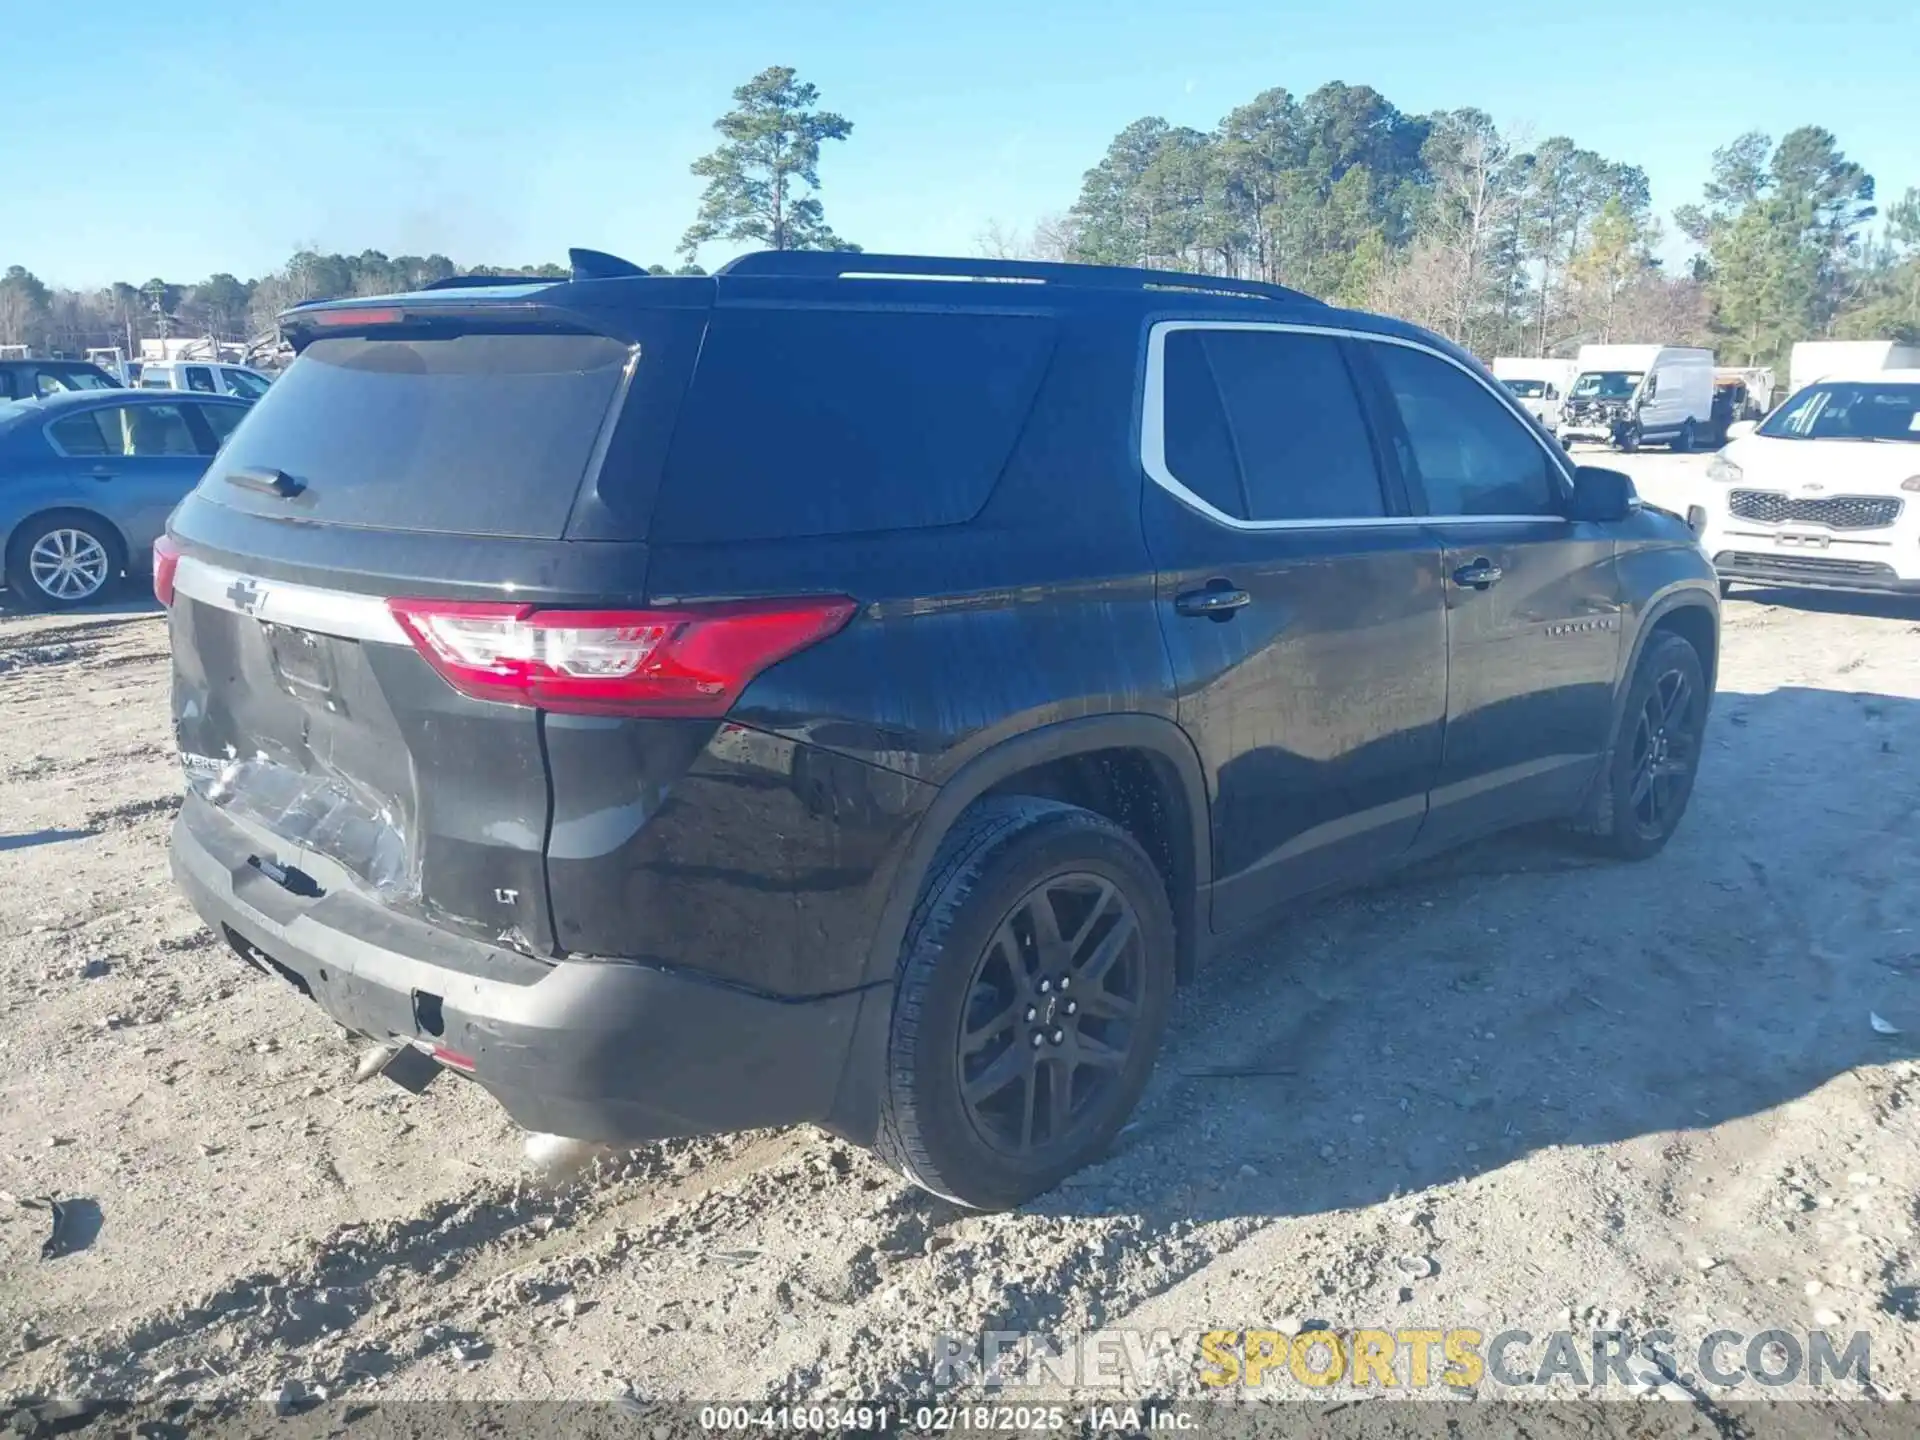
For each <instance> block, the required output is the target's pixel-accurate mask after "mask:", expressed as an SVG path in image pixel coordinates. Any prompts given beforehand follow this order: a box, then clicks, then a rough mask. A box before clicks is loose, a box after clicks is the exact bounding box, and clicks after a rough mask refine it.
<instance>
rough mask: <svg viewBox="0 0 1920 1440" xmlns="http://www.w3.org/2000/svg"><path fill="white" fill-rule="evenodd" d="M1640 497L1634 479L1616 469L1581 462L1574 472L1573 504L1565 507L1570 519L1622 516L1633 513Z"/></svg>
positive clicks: (1602, 519) (1618, 517)
mask: <svg viewBox="0 0 1920 1440" xmlns="http://www.w3.org/2000/svg"><path fill="white" fill-rule="evenodd" d="M1638 498H1639V497H1638V496H1636V495H1635V494H1634V489H1633V481H1632V480H1630V479H1628V478H1627V477H1626V476H1625V475H1622V474H1621V473H1620V472H1619V471H1618V470H1603V469H1601V468H1600V467H1599V466H1598V465H1581V466H1579V467H1577V468H1576V469H1575V470H1574V472H1573V504H1572V505H1570V506H1569V507H1568V508H1567V518H1568V519H1569V520H1601V521H1608V520H1624V519H1626V518H1627V516H1629V515H1631V514H1632V513H1633V506H1634V502H1635V500H1636V499H1638Z"/></svg>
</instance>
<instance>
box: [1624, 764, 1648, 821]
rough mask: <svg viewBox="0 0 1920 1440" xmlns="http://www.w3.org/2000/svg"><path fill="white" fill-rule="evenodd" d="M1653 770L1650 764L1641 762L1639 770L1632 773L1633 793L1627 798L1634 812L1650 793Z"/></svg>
mask: <svg viewBox="0 0 1920 1440" xmlns="http://www.w3.org/2000/svg"><path fill="white" fill-rule="evenodd" d="M1653 770H1654V767H1653V765H1652V764H1651V763H1647V762H1643V763H1642V764H1641V766H1640V768H1639V769H1637V770H1635V771H1634V772H1633V791H1632V794H1631V795H1630V796H1629V797H1628V798H1629V800H1630V801H1631V802H1632V804H1633V808H1634V809H1635V810H1638V809H1639V808H1640V805H1641V803H1642V802H1643V801H1644V800H1645V799H1646V798H1647V796H1648V795H1649V794H1650V793H1652V790H1653Z"/></svg>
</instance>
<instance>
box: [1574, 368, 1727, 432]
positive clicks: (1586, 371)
mask: <svg viewBox="0 0 1920 1440" xmlns="http://www.w3.org/2000/svg"><path fill="white" fill-rule="evenodd" d="M1574 363H1575V366H1576V370H1577V373H1576V374H1575V376H1574V380H1573V384H1572V386H1571V387H1570V388H1569V389H1568V391H1567V399H1566V403H1565V404H1564V405H1563V406H1562V407H1561V419H1560V438H1561V439H1562V440H1564V441H1566V442H1568V443H1569V444H1571V443H1572V442H1573V441H1576V440H1587V441H1595V442H1598V443H1600V444H1605V445H1612V446H1614V447H1616V448H1617V449H1621V450H1638V449H1639V448H1640V447H1641V446H1642V445H1645V444H1662V443H1664V444H1667V445H1670V446H1672V447H1673V448H1674V449H1675V450H1691V449H1693V447H1694V446H1695V445H1696V444H1697V443H1699V442H1700V441H1702V440H1705V439H1707V438H1709V437H1710V436H1711V435H1712V433H1713V352H1712V351H1711V350H1695V349H1692V348H1689V347H1686V346H1679V345H1582V346H1581V347H1580V355H1579V358H1578V359H1577V360H1576V361H1575V362H1574Z"/></svg>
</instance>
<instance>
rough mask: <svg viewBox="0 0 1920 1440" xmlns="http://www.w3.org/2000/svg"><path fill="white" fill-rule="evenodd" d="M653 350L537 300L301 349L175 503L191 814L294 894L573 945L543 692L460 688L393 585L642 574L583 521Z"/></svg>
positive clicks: (446, 593) (502, 586)
mask: <svg viewBox="0 0 1920 1440" xmlns="http://www.w3.org/2000/svg"><path fill="white" fill-rule="evenodd" d="M638 349H639V347H638V346H637V345H636V344H635V343H634V342H632V341H631V340H627V339H617V338H612V337H609V336H605V335H598V334H583V333H551V332H547V331H543V330H540V329H537V328H528V327H527V326H526V325H525V322H524V321H521V323H520V327H519V328H516V329H512V330H508V331H501V330H500V329H499V328H498V327H496V328H495V329H493V330H488V329H487V328H485V325H484V323H483V322H476V321H462V322H459V323H454V322H449V323H447V324H445V325H427V326H422V327H411V326H409V327H405V328H403V329H398V330H394V331H392V332H390V333H389V332H382V331H379V330H377V329H371V330H369V331H368V332H367V333H364V334H340V335H330V336H327V337H326V338H323V339H319V340H317V341H315V342H314V343H312V344H310V345H308V346H307V347H306V348H305V350H304V351H303V352H302V354H301V355H300V357H299V359H298V360H297V361H296V362H295V363H294V364H293V366H292V367H291V368H290V369H289V370H288V371H287V372H286V374H285V376H284V377H283V378H282V379H281V380H280V382H279V383H278V384H276V385H274V386H273V387H272V388H271V389H270V390H269V391H268V393H267V394H266V395H265V396H264V397H263V398H262V399H261V400H260V401H259V403H257V404H256V405H254V406H253V407H252V408H251V409H250V410H249V411H247V412H246V418H245V420H244V422H243V423H242V424H241V425H240V426H239V427H238V428H237V429H235V430H234V431H233V433H232V435H231V438H230V440H229V441H228V443H227V445H226V448H225V449H224V450H223V451H222V452H221V454H220V455H219V457H218V461H217V463H215V464H214V465H213V467H212V468H211V469H210V470H209V472H208V473H207V475H206V478H205V480H204V482H203V483H202V484H201V486H200V488H199V489H198V490H197V491H196V492H195V494H194V495H193V496H192V497H191V499H190V500H189V501H188V503H187V504H186V505H184V506H183V507H182V508H181V510H180V512H179V513H178V514H177V515H176V516H175V517H174V521H173V529H174V533H175V535H176V537H177V538H178V540H179V542H180V544H181V547H182V551H183V555H182V559H181V561H180V565H179V569H178V572H177V576H176V592H175V596H176V598H175V602H174V606H173V613H172V626H173V642H174V654H175V693H174V714H175V723H176V729H177V733H178V739H179V744H180V748H181V751H182V753H183V758H184V763H185V765H186V768H187V771H188V775H189V778H190V785H191V789H192V790H193V792H194V794H195V796H196V797H197V799H198V801H200V802H204V804H205V806H206V807H207V810H206V811H200V810H197V809H195V810H194V813H193V814H192V815H190V817H189V818H190V820H192V821H193V822H194V823H206V824H213V823H216V818H217V823H220V824H224V825H226V826H229V827H231V832H230V838H231V839H232V845H231V846H230V849H232V850H233V853H235V854H236V855H242V852H244V855H242V859H244V858H246V856H251V857H253V858H255V859H259V860H265V861H267V862H270V863H271V864H272V865H273V866H274V867H275V870H274V871H270V872H269V873H270V874H272V873H277V874H280V875H284V876H287V877H288V880H287V882H286V883H287V885H288V888H289V889H292V890H294V892H295V893H296V894H300V893H303V892H308V893H313V892H317V893H318V894H321V895H324V894H327V893H331V892H334V891H340V890H346V891H350V892H352V893H355V894H358V895H360V896H361V897H363V898H371V899H372V900H374V901H375V902H377V903H378V904H380V905H382V906H387V907H391V908H393V909H396V910H399V911H401V912H402V913H407V914H411V915H413V916H415V917H417V918H422V919H427V920H430V921H432V922H433V923H434V924H435V925H438V926H440V927H442V928H447V929H451V930H454V931H457V932H463V933H466V934H468V935H469V936H471V937H473V938H476V939H481V940H484V941H486V942H488V943H492V944H504V945H508V946H511V947H513V948H517V949H520V950H523V951H526V952H529V953H543V952H548V951H551V950H552V949H553V946H554V935H553V928H552V925H551V920H550V916H549V913H548V906H547V889H546V883H545V873H544V861H543V855H542V851H543V846H544V844H545V840H546V835H547V830H548V825H549V820H550V806H549V798H548V779H547V770H546V765H545V760H544V757H543V752H542V733H541V712H540V711H538V710H537V709H534V708H531V707H529V706H524V705H514V704H500V703H493V702H491V701H489V700H484V699H475V698H472V697H471V696H468V695H463V694H461V693H458V692H456V691H455V690H454V689H453V688H452V687H451V686H450V685H449V684H448V683H447V682H446V681H445V680H444V679H442V678H441V676H440V675H439V674H437V673H436V672H435V671H434V669H433V668H432V667H431V666H430V665H429V664H428V663H427V661H426V660H425V659H424V658H423V657H422V655H421V653H420V652H419V651H418V650H417V649H416V648H415V646H414V644H413V643H412V642H411V641H410V639H409V636H408V634H407V632H406V631H405V629H404V628H403V627H402V625H401V624H400V623H399V621H398V620H397V619H396V618H395V615H394V613H393V612H392V610H391V609H390V608H389V604H388V602H389V600H392V599H425V600H436V601H449V602H454V603H456V604H457V603H461V602H465V601H469V600H472V601H494V602H498V601H500V600H503V599H513V600H520V599H524V600H528V601H547V602H557V603H562V604H565V603H568V602H569V601H571V602H572V603H576V604H590V603H593V602H594V601H603V600H604V599H605V598H606V597H607V596H609V595H610V594H611V595H616V596H617V595H622V594H625V595H630V596H633V597H637V596H638V595H640V594H641V593H642V587H643V585H644V575H645V548H644V546H643V545H639V544H602V545H594V546H568V545H567V544H566V543H565V542H564V539H563V537H564V535H565V532H566V529H567V525H568V519H569V515H570V513H571V511H572V508H573V506H574V503H575V500H576V497H577V496H578V494H579V492H580V490H581V485H582V480H583V477H585V476H586V475H587V474H588V473H589V471H590V470H592V469H593V468H594V467H595V466H596V464H597V463H598V462H599V459H600V457H601V455H602V452H603V450H604V448H605V444H606V437H607V435H608V433H609V431H610V430H611V428H612V427H613V424H614V420H615V418H616V417H617V416H618V414H619V413H620V408H619V407H620V400H621V397H622V396H623V395H624V394H625V393H626V390H627V380H628V371H629V368H630V366H632V365H633V364H634V362H635V361H636V359H637V355H638ZM225 407H226V402H224V401H222V402H220V403H219V406H218V407H216V405H214V404H212V403H209V404H207V405H206V407H205V408H207V409H208V410H213V409H215V408H225ZM190 808H192V807H190ZM212 811H217V812H218V817H210V815H209V813H208V812H212ZM236 863H238V862H236Z"/></svg>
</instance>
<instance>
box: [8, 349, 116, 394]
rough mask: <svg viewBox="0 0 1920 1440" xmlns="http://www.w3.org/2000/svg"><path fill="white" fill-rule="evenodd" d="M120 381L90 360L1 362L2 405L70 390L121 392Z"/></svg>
mask: <svg viewBox="0 0 1920 1440" xmlns="http://www.w3.org/2000/svg"><path fill="white" fill-rule="evenodd" d="M120 388H121V386H120V382H119V381H118V380H116V379H114V377H113V376H111V375H109V374H108V373H107V372H106V371H104V370H102V369H101V368H100V367H99V366H98V365H95V364H93V363H91V362H90V361H86V360H31V359H27V360H18V359H14V360H0V405H4V404H6V403H7V402H8V401H9V400H32V399H35V398H37V397H38V396H41V395H60V394H64V393H65V392H66V391H69V390H118V389H120Z"/></svg>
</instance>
